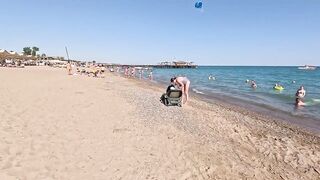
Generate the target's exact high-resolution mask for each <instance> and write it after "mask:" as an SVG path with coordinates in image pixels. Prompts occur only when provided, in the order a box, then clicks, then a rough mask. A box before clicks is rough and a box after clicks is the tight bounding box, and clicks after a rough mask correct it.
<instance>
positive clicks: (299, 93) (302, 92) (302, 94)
mask: <svg viewBox="0 0 320 180" xmlns="http://www.w3.org/2000/svg"><path fill="white" fill-rule="evenodd" d="M296 96H297V97H298V98H304V97H305V96H306V90H305V89H304V87H303V86H300V88H299V89H298V90H297V92H296Z"/></svg>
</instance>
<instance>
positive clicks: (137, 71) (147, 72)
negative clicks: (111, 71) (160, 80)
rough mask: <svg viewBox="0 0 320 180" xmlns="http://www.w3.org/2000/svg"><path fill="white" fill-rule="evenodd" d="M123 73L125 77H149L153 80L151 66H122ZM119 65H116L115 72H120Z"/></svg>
mask: <svg viewBox="0 0 320 180" xmlns="http://www.w3.org/2000/svg"><path fill="white" fill-rule="evenodd" d="M122 68H123V74H124V77H126V78H139V79H149V80H153V72H152V71H153V70H152V68H143V67H129V66H127V67H122ZM120 71H121V69H120V67H117V72H120Z"/></svg>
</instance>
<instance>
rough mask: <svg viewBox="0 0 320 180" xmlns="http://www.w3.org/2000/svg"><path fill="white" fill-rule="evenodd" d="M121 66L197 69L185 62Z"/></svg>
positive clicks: (192, 64) (190, 63) (195, 66)
mask: <svg viewBox="0 0 320 180" xmlns="http://www.w3.org/2000/svg"><path fill="white" fill-rule="evenodd" d="M121 66H128V67H143V68H162V69H173V68H174V69H191V68H197V67H198V65H195V64H194V63H193V62H185V61H172V62H167V61H166V62H161V63H159V64H156V65H151V64H149V65H146V64H144V65H141V64H135V65H133V64H130V65H129V64H127V65H125V64H122V65H121Z"/></svg>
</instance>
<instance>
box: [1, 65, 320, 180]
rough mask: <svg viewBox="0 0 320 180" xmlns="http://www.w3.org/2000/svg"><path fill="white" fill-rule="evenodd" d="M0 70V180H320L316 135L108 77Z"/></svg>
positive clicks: (52, 70) (29, 69)
mask: <svg viewBox="0 0 320 180" xmlns="http://www.w3.org/2000/svg"><path fill="white" fill-rule="evenodd" d="M66 74H67V73H66V70H65V69H55V68H50V67H26V68H20V69H18V68H0V82H1V83H0V100H1V103H0V119H1V120H0V123H1V124H0V138H1V144H0V179H3V180H11V179H12V180H16V179H21V180H29V179H30V180H45V179H46V180H51V179H63V180H64V179H74V180H76V179H77V180H79V179H97V180H102V179H130V180H131V179H161V180H162V179H314V180H316V179H320V136H319V135H318V134H312V133H308V132H306V131H303V130H300V129H299V128H296V127H294V126H290V125H287V124H283V123H280V122H278V121H276V120H273V119H267V118H264V117H259V116H255V115H254V113H247V112H245V111H241V110H236V109H234V108H232V107H231V106H230V107H226V106H225V105H223V106H222V105H220V104H219V103H206V102H204V101H201V100H200V99H199V98H195V97H191V100H190V101H189V102H188V104H187V105H185V106H183V107H182V108H179V107H166V106H164V105H163V104H161V103H160V101H159V98H160V96H161V94H162V93H163V91H164V90H165V87H163V88H162V89H161V88H159V87H158V86H149V85H148V83H145V82H142V81H137V80H130V79H126V78H123V77H120V76H117V75H115V74H111V73H107V74H106V77H105V78H93V77H87V76H80V75H73V76H67V75H66Z"/></svg>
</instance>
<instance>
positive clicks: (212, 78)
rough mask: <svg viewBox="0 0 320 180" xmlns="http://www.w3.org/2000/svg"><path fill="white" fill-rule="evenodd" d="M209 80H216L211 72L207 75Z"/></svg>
mask: <svg viewBox="0 0 320 180" xmlns="http://www.w3.org/2000/svg"><path fill="white" fill-rule="evenodd" d="M208 79H209V80H216V77H214V76H212V75H211V74H210V75H209V77H208Z"/></svg>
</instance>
